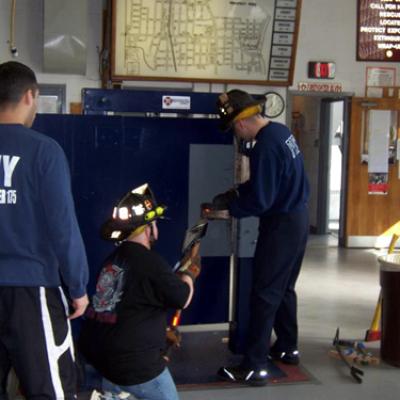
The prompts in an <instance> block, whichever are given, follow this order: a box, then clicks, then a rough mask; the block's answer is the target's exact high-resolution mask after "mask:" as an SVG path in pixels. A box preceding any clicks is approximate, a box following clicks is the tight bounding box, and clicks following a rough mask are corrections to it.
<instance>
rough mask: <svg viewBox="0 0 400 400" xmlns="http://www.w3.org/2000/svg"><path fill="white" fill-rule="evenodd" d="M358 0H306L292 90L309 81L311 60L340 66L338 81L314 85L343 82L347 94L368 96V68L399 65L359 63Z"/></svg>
mask: <svg viewBox="0 0 400 400" xmlns="http://www.w3.org/2000/svg"><path fill="white" fill-rule="evenodd" d="M356 25H357V0H303V2H302V11H301V20H300V32H299V38H298V46H297V56H296V68H295V74H294V80H293V86H292V87H291V88H292V89H297V84H298V83H299V82H304V81H306V82H308V81H310V79H308V78H307V63H308V61H333V62H335V63H336V78H335V79H334V80H327V81H319V80H318V81H316V80H313V81H314V82H335V83H341V84H342V86H343V91H344V92H354V93H355V94H356V95H357V96H364V87H365V71H366V67H367V66H386V67H388V66H390V67H396V68H397V81H398V82H399V78H400V76H399V72H400V71H399V68H398V67H397V63H379V62H378V63H372V62H360V61H356V39H357V28H356Z"/></svg>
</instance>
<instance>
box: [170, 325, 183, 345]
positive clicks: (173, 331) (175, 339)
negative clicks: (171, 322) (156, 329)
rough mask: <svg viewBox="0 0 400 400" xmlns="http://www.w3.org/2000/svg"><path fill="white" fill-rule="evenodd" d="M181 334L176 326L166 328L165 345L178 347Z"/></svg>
mask: <svg viewBox="0 0 400 400" xmlns="http://www.w3.org/2000/svg"><path fill="white" fill-rule="evenodd" d="M181 341H182V335H181V333H180V332H179V330H178V329H177V328H172V327H170V326H169V327H168V328H167V347H171V346H172V347H180V345H181Z"/></svg>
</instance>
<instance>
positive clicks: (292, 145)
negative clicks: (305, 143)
mask: <svg viewBox="0 0 400 400" xmlns="http://www.w3.org/2000/svg"><path fill="white" fill-rule="evenodd" d="M285 143H286V146H287V147H288V148H289V150H290V152H291V153H292V158H296V157H297V156H298V155H299V154H300V149H299V146H298V145H297V142H296V139H295V137H294V136H293V135H290V136H289V138H288V139H286V141H285Z"/></svg>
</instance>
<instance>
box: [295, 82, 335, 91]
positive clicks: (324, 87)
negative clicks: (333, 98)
mask: <svg viewBox="0 0 400 400" xmlns="http://www.w3.org/2000/svg"><path fill="white" fill-rule="evenodd" d="M297 90H299V91H301V92H333V93H341V92H342V84H341V83H315V82H299V83H298V84H297Z"/></svg>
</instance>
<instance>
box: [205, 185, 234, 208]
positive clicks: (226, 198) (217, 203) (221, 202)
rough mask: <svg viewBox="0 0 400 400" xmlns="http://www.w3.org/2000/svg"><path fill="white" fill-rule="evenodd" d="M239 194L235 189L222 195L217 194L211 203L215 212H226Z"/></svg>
mask: <svg viewBox="0 0 400 400" xmlns="http://www.w3.org/2000/svg"><path fill="white" fill-rule="evenodd" d="M237 197H239V194H238V192H237V190H236V189H229V190H228V191H226V192H224V193H220V194H217V195H216V196H215V197H214V198H213V201H212V205H213V206H214V208H215V210H227V209H228V208H229V205H230V204H231V203H232V201H234V200H235V199H236V198H237Z"/></svg>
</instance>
